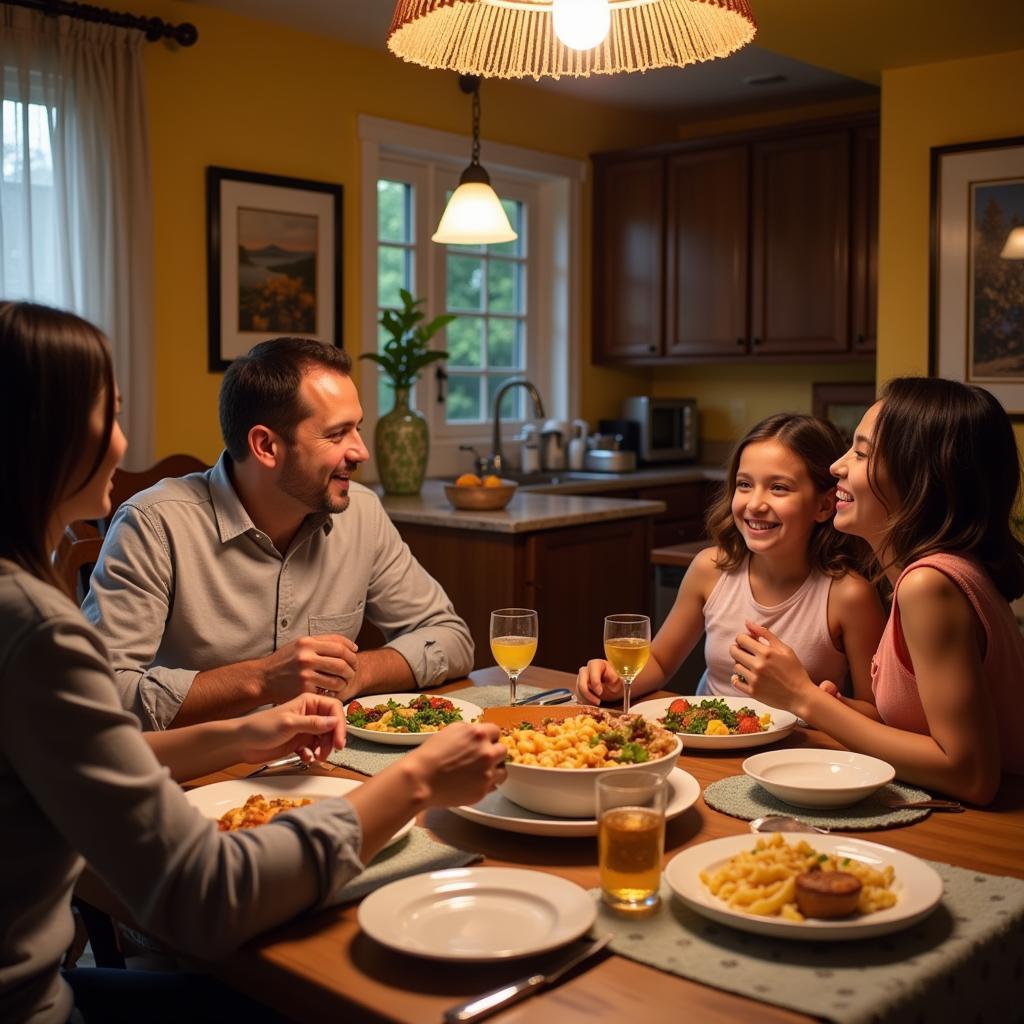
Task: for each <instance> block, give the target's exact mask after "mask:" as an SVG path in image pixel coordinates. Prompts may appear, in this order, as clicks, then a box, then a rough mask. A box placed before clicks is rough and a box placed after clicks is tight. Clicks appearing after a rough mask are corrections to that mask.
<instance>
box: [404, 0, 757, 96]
mask: <svg viewBox="0 0 1024 1024" xmlns="http://www.w3.org/2000/svg"><path fill="white" fill-rule="evenodd" d="M606 19H607V22H608V23H609V26H610V27H608V28H604V27H603V26H604V25H605V20H606ZM756 31H757V27H756V25H755V23H754V15H753V13H752V12H751V10H750V0H397V3H396V4H395V14H394V17H393V18H392V20H391V29H390V30H389V32H388V49H389V50H390V51H391V52H392V53H393V54H394V55H395V56H396V57H401V58H402V60H407V61H411V62H412V63H414V64H422V65H423V66H424V67H428V68H448V69H450V70H452V71H457V72H458V73H459V74H460V75H480V76H482V77H484V78H524V77H527V76H530V77H533V78H540V77H542V76H550V77H551V78H560V77H561V76H563V75H568V76H571V77H586V76H588V75H611V74H615V73H617V72H620V71H621V72H630V71H648V70H650V69H652V68H665V67H683V66H685V65H687V64H694V63H697V62H699V61H705V60H712V59H713V58H715V57H725V56H728V55H729V54H730V53H733V52H734V51H735V50H738V49H739V48H740V47H741V46H746V44H747V43H749V42H750V41H751V40H752V39H753V38H754V34H755V33H756Z"/></svg>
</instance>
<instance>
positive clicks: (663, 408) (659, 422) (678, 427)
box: [622, 395, 698, 462]
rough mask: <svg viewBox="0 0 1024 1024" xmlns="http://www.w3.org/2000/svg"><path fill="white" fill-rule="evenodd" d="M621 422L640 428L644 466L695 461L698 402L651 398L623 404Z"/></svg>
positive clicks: (639, 436)
mask: <svg viewBox="0 0 1024 1024" xmlns="http://www.w3.org/2000/svg"><path fill="white" fill-rule="evenodd" d="M622 418H623V419H624V420H632V421H633V422H635V423H636V424H637V428H638V442H637V456H638V457H639V459H640V461H641V462H682V461H686V460H692V459H696V458H697V455H698V450H697V428H698V424H697V400H696V399H695V398H649V397H647V396H646V395H638V396H636V397H634V398H625V399H623V401H622Z"/></svg>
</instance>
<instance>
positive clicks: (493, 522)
mask: <svg viewBox="0 0 1024 1024" xmlns="http://www.w3.org/2000/svg"><path fill="white" fill-rule="evenodd" d="M608 475H609V476H611V475H612V474H608ZM629 475H630V476H635V475H636V474H629ZM444 483H445V482H444V481H442V480H426V481H424V484H423V489H422V490H421V491H420V493H419V494H413V495H393V494H383V493H382V489H381V488H380V486H379V485H377V486H376V487H375V490H376V491H377V493H378V494H380V496H381V503H382V504H383V506H384V510H385V511H386V512H387V514H388V516H389V517H390V518H391V520H392V522H395V523H418V524H420V525H423V526H436V527H440V528H442V529H447V530H481V531H483V532H486V533H534V532H536V531H539V530H554V529H558V528H559V527H563V526H582V525H584V524H586V523H600V522H608V521H610V520H614V519H636V518H638V517H640V516H654V515H657V514H658V513H659V512H664V511H665V503H664V502H663V501H632V500H629V499H626V498H587V497H581V496H579V495H578V494H577V495H573V494H564V493H558V494H550V493H547V494H539V493H537V492H536V491H535V490H533V489H524V488H519V490H517V491H516V493H515V494H514V495H513V496H512V500H511V501H510V502H509V503H508V505H506V506H505V508H503V509H499V510H498V511H497V512H465V511H461V510H459V509H454V508H452V506H451V505H449V504H448V499H447V497H445V493H444ZM585 483H589V484H590V489H591V490H593V489H594V485H593V482H591V481H586V482H585Z"/></svg>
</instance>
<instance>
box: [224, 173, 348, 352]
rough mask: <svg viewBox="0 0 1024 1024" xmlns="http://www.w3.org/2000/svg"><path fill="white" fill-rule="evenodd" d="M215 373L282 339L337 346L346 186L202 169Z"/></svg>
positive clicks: (339, 331)
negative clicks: (259, 346)
mask: <svg viewBox="0 0 1024 1024" xmlns="http://www.w3.org/2000/svg"><path fill="white" fill-rule="evenodd" d="M206 219H207V286H208V303H209V368H210V370H211V371H217V370H224V369H226V368H227V366H228V364H229V363H230V362H231V360H232V359H235V358H237V357H238V356H240V355H244V354H245V353H246V352H248V351H249V349H250V348H252V346H253V345H255V344H256V343H257V342H260V341H266V340H267V339H269V338H277V337H281V336H283V335H292V336H300V337H307V338H316V339H318V340H320V341H326V342H328V343H330V344H333V345H341V344H342V339H341V298H342V283H341V272H342V262H341V240H342V187H341V185H333V184H328V183H326V182H321V181H306V180H304V179H302V178H283V177H279V176H276V175H271V174H256V173H253V172H250V171H235V170H230V169H228V168H226V167H208V168H207V169H206Z"/></svg>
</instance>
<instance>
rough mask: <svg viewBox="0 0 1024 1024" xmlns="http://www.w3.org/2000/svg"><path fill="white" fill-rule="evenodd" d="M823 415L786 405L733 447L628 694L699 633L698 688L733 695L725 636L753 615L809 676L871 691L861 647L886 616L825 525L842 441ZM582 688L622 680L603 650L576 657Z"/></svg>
mask: <svg viewBox="0 0 1024 1024" xmlns="http://www.w3.org/2000/svg"><path fill="white" fill-rule="evenodd" d="M843 447H844V445H843V440H842V438H841V437H840V435H839V432H838V431H837V430H836V429H835V427H833V426H832V425H831V424H830V423H826V422H824V421H823V420H819V419H815V418H814V417H813V416H802V415H797V414H795V413H780V414H778V415H775V416H770V417H768V419H765V420H762V421H761V422H760V423H758V424H757V425H756V426H755V427H753V428H752V429H751V430H750V431H749V433H748V434H747V435H746V437H744V438H743V440H741V441H740V443H739V445H738V446H737V448H736V450H735V452H734V453H733V456H732V459H731V462H730V465H729V470H728V482H727V485H726V487H725V489H724V490H723V492H722V497H721V498H720V499H719V501H718V503H717V504H716V505H715V506H714V507H713V508H712V509H711V511H710V513H709V515H708V532H709V534H710V535H711V537H712V540H713V542H714V544H715V545H716V546H715V547H709V548H706V549H705V550H704V551H701V552H700V554H698V555H697V557H696V559H694V561H693V564H692V565H691V566H690V568H689V569H688V571H687V573H686V576H685V577H684V578H683V582H682V585H681V586H680V588H679V595H678V597H677V598H676V601H675V604H674V605H673V607H672V611H671V612H670V613H669V616H668V618H667V619H666V620H665V624H664V625H663V626H662V627H661V629H660V630H659V631H658V635H657V636H656V637H655V638H654V643H653V644H652V645H651V657H650V660H649V661H648V662H647V666H646V667H645V668H644V670H643V672H641V673H640V675H639V676H637V678H636V680H635V682H634V683H633V694H634V695H638V694H643V693H650V692H651V691H652V690H657V689H658V688H659V687H661V686H662V685H663V684H664V682H665V680H666V679H669V678H670V677H671V676H672V675H673V674H674V673H675V672H676V671H677V669H678V668H679V666H680V665H681V664H682V663H683V660H684V659H685V658H686V656H687V655H688V654H689V653H690V651H691V650H692V649H693V648H694V646H695V645H696V644H697V642H698V641H699V640H700V636H701V633H704V632H706V633H707V640H706V642H705V646H704V650H705V660H706V662H707V672H706V673H705V675H704V677H703V678H702V679H701V683H700V686H699V688H698V693H699V694H701V695H712V696H738V695H740V691H739V690H738V689H737V688H736V687H735V686H734V685H733V684H732V682H731V681H730V677H731V676H732V675H733V672H734V670H735V665H734V659H733V658H732V656H731V655H730V653H729V646H730V644H731V643H732V641H733V639H734V638H735V635H736V628H737V626H738V625H740V624H742V623H744V622H746V621H748V620H751V619H752V620H755V621H757V622H760V623H763V624H764V625H766V626H769V627H770V628H772V629H773V630H774V631H775V632H777V633H779V634H780V635H782V636H785V637H786V639H787V640H788V642H789V643H790V644H792V645H793V648H794V649H795V650H797V651H799V652H800V655H801V658H803V659H805V664H806V665H807V666H808V671H809V673H810V674H811V676H812V678H814V679H816V680H819V681H820V680H825V679H838V680H840V681H841V682H843V683H844V685H845V681H846V679H847V677H849V678H850V681H851V683H852V691H853V693H854V695H855V696H856V697H857V698H859V699H861V700H864V701H867V700H869V699H870V694H871V691H870V658H871V653H872V651H874V649H875V646H876V645H877V643H878V638H879V636H880V635H881V632H882V625H883V621H884V616H883V614H882V609H881V605H880V604H879V601H878V596H877V594H876V593H875V591H874V589H873V588H872V587H871V586H870V584H868V583H867V581H866V580H864V579H863V578H862V577H861V576H859V575H857V574H856V572H855V571H854V570H855V568H856V566H857V564H858V553H859V548H860V545H858V544H857V543H851V540H852V538H847V537H844V536H843V535H842V534H839V533H836V532H835V530H834V529H833V528H832V525H831V522H830V520H831V518H832V513H833V510H834V508H835V481H834V480H833V479H832V477H831V475H830V473H829V466H830V464H831V463H832V462H833V461H834V460H835V459H836V458H837V457H838V456H839V454H840V453H841V452H842V450H843ZM577 691H578V693H579V696H580V699H581V700H583V701H585V702H587V703H591V704H593V703H597V702H599V701H600V700H612V699H615V698H617V697H619V696H620V695H621V693H622V680H621V679H620V678H619V677H618V675H617V674H616V672H615V670H614V669H613V668H612V667H611V666H610V665H609V664H608V662H607V661H604V660H603V659H595V660H593V661H590V662H588V663H587V665H586V667H584V668H581V669H580V671H579V676H578V679H577Z"/></svg>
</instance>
